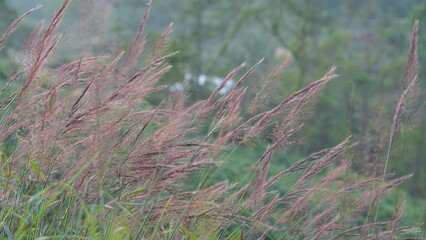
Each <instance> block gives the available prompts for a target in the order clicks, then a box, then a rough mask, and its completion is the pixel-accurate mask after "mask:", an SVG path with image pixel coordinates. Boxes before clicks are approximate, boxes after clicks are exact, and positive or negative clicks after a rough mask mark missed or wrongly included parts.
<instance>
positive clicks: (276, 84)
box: [0, 0, 426, 224]
mask: <svg viewBox="0 0 426 240" xmlns="http://www.w3.org/2000/svg"><path fill="white" fill-rule="evenodd" d="M38 3H40V4H44V7H43V8H41V9H39V10H37V11H36V12H34V13H33V14H31V15H30V16H28V17H27V18H26V19H25V20H24V21H23V22H22V26H21V29H20V31H18V32H16V33H15V34H14V35H13V36H12V37H11V40H10V41H8V43H7V48H5V50H4V51H2V52H1V54H2V55H3V56H2V57H1V58H0V59H1V60H0V87H2V86H3V85H5V84H6V81H7V77H8V76H9V75H10V71H11V70H10V69H11V68H13V64H14V61H13V59H16V58H18V57H19V51H20V49H21V47H22V46H23V45H24V44H25V40H26V39H27V38H28V36H29V34H30V33H31V31H32V30H33V29H34V28H35V27H36V26H37V24H38V23H39V21H40V20H41V19H50V18H51V17H52V16H53V14H54V12H55V10H57V9H58V7H59V6H60V4H61V1H54V0H45V1H41V0H40V1H28V0H13V1H12V0H0V32H4V31H5V30H6V29H7V27H8V26H9V24H10V23H11V22H12V21H13V20H14V19H16V18H17V17H18V16H20V15H21V14H23V13H24V12H26V11H27V10H29V9H30V8H32V7H35V6H37V4H38ZM145 4H146V3H145V2H144V1H140V0H96V1H94V0H77V1H74V2H73V3H72V4H71V5H70V8H69V9H68V10H67V13H66V15H65V18H64V23H63V24H62V27H61V28H62V31H63V32H64V33H65V35H64V37H63V40H62V41H63V43H62V45H61V48H60V49H59V50H58V51H57V53H56V55H55V62H54V64H57V65H58V66H59V65H61V64H63V63H65V62H68V61H70V60H72V59H79V58H80V57H81V56H82V55H83V56H84V55H87V56H92V55H97V56H99V55H103V54H105V53H110V52H111V50H113V51H117V49H121V50H123V49H126V48H127V46H128V45H129V44H130V43H131V41H132V38H133V35H134V32H135V30H136V29H137V28H138V23H139V19H140V17H141V16H142V15H143V12H144V10H145ZM75 19H79V21H78V22H76V21H75ZM414 19H419V20H420V30H419V36H418V38H419V44H418V56H419V70H420V79H419V80H420V81H419V82H420V88H421V91H420V92H424V91H423V89H424V88H425V85H424V83H423V79H424V78H423V76H424V74H423V71H424V66H425V63H426V49H425V46H426V31H424V29H425V28H424V26H425V24H426V1H423V0H404V1H400V0H371V1H359V0H346V1H338V0H285V1H283V0H280V1H266V0H232V1H227V0H180V1H172V0H158V1H154V3H153V5H152V8H151V16H150V19H149V21H148V23H147V29H146V31H147V32H148V36H149V38H148V42H153V41H154V39H157V38H158V37H159V36H160V35H161V33H162V32H163V31H164V30H165V29H166V28H167V27H168V26H169V24H170V23H171V22H173V23H175V24H174V30H173V32H172V33H171V35H170V42H169V51H170V52H174V51H180V53H179V54H177V55H176V56H174V57H173V58H172V59H171V60H170V63H171V64H172V65H173V68H172V69H171V70H170V71H169V72H168V73H167V74H166V75H165V77H163V78H162V80H161V81H162V82H161V83H164V84H168V85H169V86H170V87H169V88H167V89H166V90H164V91H161V92H159V93H157V94H155V95H153V96H150V98H149V102H150V103H151V104H154V105H158V104H159V103H160V102H161V101H162V99H163V98H164V96H166V95H167V94H169V93H170V92H174V91H176V90H179V89H184V90H185V91H187V92H188V93H190V96H191V101H196V100H199V99H206V98H208V96H209V94H210V92H211V91H212V90H213V89H214V88H215V86H216V85H217V84H218V83H217V82H218V81H219V80H220V79H223V78H224V77H225V76H226V74H227V73H228V72H229V71H231V70H232V69H233V68H235V67H236V66H239V65H240V64H241V63H243V62H245V63H246V64H247V65H249V66H251V65H253V64H254V63H256V62H257V61H258V60H259V59H261V58H263V57H265V59H264V62H263V63H262V64H261V65H260V66H259V68H258V69H257V71H256V72H255V73H254V74H253V75H252V76H251V78H250V79H249V80H248V82H247V85H248V94H247V97H246V98H247V100H246V101H244V102H245V103H246V104H247V106H246V107H248V109H250V108H249V107H252V106H248V105H249V103H250V104H252V102H251V101H249V100H250V99H255V98H256V97H257V96H260V95H261V96H262V98H265V96H266V98H265V99H262V100H264V101H263V102H264V104H263V105H261V106H256V108H260V109H262V108H263V109H268V108H270V106H275V105H276V104H277V103H279V102H280V100H281V99H282V96H287V95H289V94H290V93H292V92H294V91H295V90H297V89H300V88H301V87H302V86H305V85H307V84H309V83H310V82H311V81H312V80H313V79H318V78H320V77H321V76H322V75H323V73H324V72H326V71H327V69H329V68H330V66H332V65H337V67H338V70H337V74H338V75H339V77H338V78H337V79H335V80H333V83H332V84H329V86H328V87H327V88H326V89H325V90H324V93H323V94H322V95H321V97H319V98H318V99H317V103H316V105H315V107H314V108H312V109H311V111H310V112H309V117H308V118H307V121H306V122H305V124H304V126H303V128H302V130H301V132H300V133H298V136H299V138H300V139H298V140H300V141H301V142H302V144H297V145H295V146H294V147H292V148H289V149H288V150H287V151H286V152H284V153H279V154H277V155H276V156H274V159H275V160H274V162H273V164H272V167H271V170H272V171H273V169H274V167H273V166H274V165H275V166H288V165H290V163H292V162H294V161H295V160H296V159H299V158H301V157H302V156H306V155H308V154H309V153H312V152H315V151H318V150H320V149H323V148H328V147H331V146H335V145H336V144H338V143H340V142H341V141H342V140H344V139H345V138H346V137H347V136H350V135H351V136H352V137H353V139H354V140H355V141H357V142H359V144H358V145H357V146H356V147H355V149H356V150H355V151H354V155H355V156H354V157H353V159H354V160H353V163H352V170H353V171H354V172H356V173H357V174H358V175H360V176H363V175H366V176H370V175H380V174H381V173H382V171H383V170H382V169H383V165H384V159H383V158H381V157H379V156H381V154H383V152H385V151H386V144H387V142H383V139H384V138H383V135H386V134H388V131H383V126H384V125H386V126H387V125H389V123H390V122H391V121H392V115H393V113H394V111H395V106H396V102H397V100H398V94H399V92H400V82H401V78H402V74H403V72H404V67H405V61H406V57H407V49H408V46H409V41H410V32H411V30H412V25H413V22H414ZM75 32H78V35H75V34H73V33H75ZM87 46H93V47H91V48H90V51H91V52H88V48H87ZM83 50H84V51H83ZM284 59H287V62H286V64H287V66H286V67H287V68H286V70H285V71H284V73H283V74H281V75H280V76H279V77H278V78H276V79H275V80H274V81H270V82H264V83H263V84H261V86H263V87H262V88H260V89H259V88H258V87H250V86H259V82H260V81H263V79H265V77H264V76H265V75H267V73H268V71H270V67H271V66H274V65H277V64H279V63H280V62H282V61H283V60H284ZM260 93H261V94H260ZM421 99H422V100H423V101H424V96H421ZM423 101H420V105H419V106H417V108H418V109H421V108H423V105H421V103H422V102H423ZM244 102H243V105H244ZM423 110H424V109H423ZM411 129H416V130H415V131H410V130H411ZM425 133H426V115H425V114H424V111H423V112H421V111H420V112H419V114H415V117H414V118H410V119H404V131H403V132H402V133H401V134H399V135H398V144H396V145H395V146H394V148H393V149H392V154H391V157H390V160H389V166H388V172H392V173H395V174H396V175H397V176H403V175H406V174H409V173H414V176H413V177H412V178H411V179H409V180H408V181H406V182H405V183H404V184H403V185H401V186H400V187H399V189H398V194H403V195H404V196H405V199H406V202H407V206H406V210H405V212H404V216H405V218H404V221H403V222H405V223H407V224H412V223H418V222H422V221H423V215H424V214H423V213H422V212H424V211H423V210H424V203H425V199H426V161H425V156H426V134H425ZM268 143H269V142H268V139H263V140H259V142H257V145H256V146H254V147H250V148H249V147H240V148H238V149H237V150H236V151H235V152H233V157H234V158H236V159H238V161H230V162H229V163H228V165H229V166H227V167H224V168H223V170H222V172H221V173H220V174H219V175H220V176H219V177H220V178H222V179H227V180H230V181H241V180H242V179H243V178H244V175H245V174H246V172H247V169H248V168H249V166H251V165H252V164H253V159H256V158H253V156H260V155H262V153H263V149H264V147H265V146H267V145H268ZM283 188H285V186H283ZM394 194H396V193H394ZM387 206H388V207H389V213H388V214H389V215H392V211H393V208H394V202H393V201H392V199H391V198H390V199H389V201H385V202H384V204H383V208H385V209H386V207H387ZM419 209H422V211H419Z"/></svg>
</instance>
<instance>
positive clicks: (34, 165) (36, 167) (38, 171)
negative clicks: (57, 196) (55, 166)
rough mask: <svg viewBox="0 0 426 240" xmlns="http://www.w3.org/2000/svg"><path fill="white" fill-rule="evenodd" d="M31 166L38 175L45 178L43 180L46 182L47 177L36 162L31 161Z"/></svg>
mask: <svg viewBox="0 0 426 240" xmlns="http://www.w3.org/2000/svg"><path fill="white" fill-rule="evenodd" d="M30 164H31V166H32V167H33V168H34V170H35V171H36V172H37V174H38V175H39V176H40V177H41V178H43V180H45V181H46V177H45V176H44V175H43V173H42V172H41V171H40V168H39V167H38V166H37V165H36V164H35V162H33V161H30Z"/></svg>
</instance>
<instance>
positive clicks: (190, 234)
mask: <svg viewBox="0 0 426 240" xmlns="http://www.w3.org/2000/svg"><path fill="white" fill-rule="evenodd" d="M179 229H180V230H182V232H183V233H185V235H186V236H187V237H189V238H191V239H192V240H197V237H195V235H194V234H192V233H190V232H189V231H188V230H187V229H186V228H185V227H184V226H180V227H179Z"/></svg>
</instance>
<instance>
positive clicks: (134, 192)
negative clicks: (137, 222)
mask: <svg viewBox="0 0 426 240" xmlns="http://www.w3.org/2000/svg"><path fill="white" fill-rule="evenodd" d="M145 191H146V188H142V189H139V190H136V191H133V192H131V193H129V194H127V195H126V197H128V196H132V195H135V194H138V193H141V192H145Z"/></svg>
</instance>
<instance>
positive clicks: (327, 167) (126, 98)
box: [0, 0, 417, 239]
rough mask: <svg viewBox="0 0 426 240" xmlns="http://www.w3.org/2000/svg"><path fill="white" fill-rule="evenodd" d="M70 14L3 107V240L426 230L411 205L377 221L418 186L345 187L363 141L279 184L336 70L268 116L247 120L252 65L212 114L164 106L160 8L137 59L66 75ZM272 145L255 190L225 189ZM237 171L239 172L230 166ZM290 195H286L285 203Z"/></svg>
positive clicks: (88, 64) (330, 152)
mask: <svg viewBox="0 0 426 240" xmlns="http://www.w3.org/2000/svg"><path fill="white" fill-rule="evenodd" d="M69 3H70V1H69V0H66V1H65V2H64V3H63V5H62V7H61V8H60V9H59V10H58V11H57V13H56V14H55V15H54V17H53V18H52V20H51V22H50V24H49V25H48V26H47V27H46V28H43V27H42V26H41V25H40V26H39V27H37V28H36V29H35V30H34V32H33V34H32V35H31V37H30V39H29V40H28V44H27V47H26V49H25V58H24V61H23V62H22V64H21V68H20V70H19V71H17V73H15V74H14V75H13V76H10V77H9V83H8V84H7V85H6V87H5V88H4V90H2V92H5V90H6V89H7V88H8V86H11V85H12V84H13V83H15V82H21V83H22V84H21V88H20V89H19V90H17V91H15V92H13V93H12V94H10V95H8V96H6V97H4V99H3V100H2V101H1V103H0V109H1V113H0V114H1V115H0V116H1V118H0V119H1V122H0V129H1V130H0V141H1V143H2V145H3V147H2V149H6V148H7V149H8V150H7V151H6V150H5V151H3V150H2V151H1V152H0V153H1V160H2V161H1V175H0V179H1V186H0V198H1V202H0V208H1V211H0V229H1V230H0V236H1V237H2V238H5V239H86V238H90V239H301V238H305V239H323V238H327V239H337V238H349V237H353V238H363V239H385V238H386V239H394V238H396V237H397V236H399V235H404V234H405V233H407V232H411V231H414V230H415V228H414V226H399V222H400V221H401V218H402V207H401V205H398V206H397V208H396V211H395V214H394V216H393V217H392V218H391V219H388V220H386V221H378V220H377V217H376V218H374V217H373V215H372V214H371V213H372V212H373V211H372V209H373V208H374V207H375V206H377V205H378V204H377V203H378V202H379V199H380V198H381V197H383V196H385V195H386V194H387V193H388V192H389V190H390V189H392V188H394V187H395V186H397V185H399V184H400V183H402V182H403V181H404V180H406V179H407V178H408V177H409V176H406V177H401V178H390V177H389V176H388V174H387V173H386V171H385V172H384V174H383V175H381V176H373V177H372V178H368V179H356V178H354V179H352V178H348V177H345V175H346V173H347V171H348V169H349V166H350V164H349V162H350V161H349V160H350V151H351V149H352V147H353V146H354V145H355V144H356V143H355V144H354V143H351V141H350V138H348V139H346V140H344V141H343V142H342V143H340V144H338V145H337V146H335V147H331V148H328V149H324V150H321V151H318V152H316V153H313V154H311V155H309V156H308V157H306V158H302V159H300V160H297V161H295V162H294V163H293V164H292V165H291V166H289V167H286V168H283V169H280V170H278V171H277V170H274V171H270V170H269V168H270V166H271V161H272V160H273V156H274V152H276V151H279V150H285V149H287V148H288V147H289V146H291V145H292V144H294V142H295V141H294V136H295V134H296V133H297V132H298V131H299V130H300V129H301V128H302V126H303V124H302V120H303V116H304V115H305V113H306V111H307V109H308V108H309V107H310V106H311V105H312V99H314V98H315V97H316V96H317V95H318V94H319V93H320V92H321V90H322V89H323V88H324V87H325V86H326V84H328V82H329V81H330V80H332V79H333V78H334V77H335V70H336V68H335V67H332V68H330V69H329V71H327V73H326V74H325V75H324V76H323V77H321V78H320V79H319V80H316V81H314V82H312V83H311V84H309V85H307V86H306V87H304V88H302V89H300V90H298V91H296V92H294V93H293V94H291V95H290V96H288V97H287V98H286V99H284V100H283V101H282V102H281V103H279V104H278V105H276V106H274V107H273V108H271V109H269V110H267V111H264V112H256V111H250V112H251V113H249V112H247V111H245V110H244V109H242V108H241V103H242V101H243V99H244V96H245V93H246V91H247V88H246V86H245V85H244V82H245V81H246V79H247V78H249V76H250V75H251V74H252V72H253V71H254V70H255V69H256V67H257V66H258V64H260V63H261V61H259V62H258V63H257V64H255V65H254V66H252V67H251V68H249V69H248V70H247V71H246V72H245V73H242V74H240V72H241V71H242V70H243V68H244V65H241V66H239V67H237V68H235V69H234V70H232V71H231V72H230V73H229V74H228V76H226V77H225V79H224V81H223V83H222V84H220V85H219V86H218V87H217V88H216V89H215V90H214V91H213V92H212V93H211V95H210V96H209V97H208V98H207V99H205V100H200V101H197V102H195V103H188V102H189V101H188V100H187V96H185V94H184V93H183V92H179V93H174V94H172V96H170V98H169V99H164V101H163V102H161V103H160V104H158V105H156V106H152V105H150V104H147V102H148V101H147V100H146V99H147V97H149V96H150V95H152V94H156V93H157V92H158V91H160V90H163V89H165V88H166V86H163V85H160V84H159V79H160V78H161V77H162V76H163V75H164V74H165V73H166V72H167V71H168V70H169V69H170V68H171V66H170V65H168V60H169V59H170V58H171V57H172V56H174V55H175V54H176V53H168V52H167V50H166V48H165V46H166V43H167V36H168V35H169V33H170V32H171V31H172V26H169V28H167V29H166V31H165V32H164V33H163V35H162V36H161V37H160V38H159V39H158V40H157V42H156V43H154V45H153V46H154V47H153V48H152V49H151V51H149V52H147V53H145V56H144V58H145V59H144V60H143V61H142V62H143V63H142V64H141V63H140V61H139V58H140V56H141V52H142V50H143V49H144V45H145V35H144V32H143V31H144V26H145V22H146V20H147V17H148V15H149V8H150V4H151V2H149V3H148V5H147V10H146V13H145V15H144V16H143V18H142V20H141V22H140V25H139V29H138V31H137V33H136V35H135V38H134V40H133V42H132V44H131V46H130V47H129V49H128V50H127V51H125V52H121V53H119V54H118V55H116V56H113V57H105V56H102V57H98V56H96V57H82V58H80V59H78V60H75V61H72V62H69V63H66V64H63V65H62V66H59V67H54V68H53V67H51V66H50V65H49V59H50V57H51V54H52V52H53V51H54V50H55V48H56V46H57V45H58V43H59V42H60V37H61V35H60V34H59V33H57V28H58V26H59V24H60V22H61V19H62V17H63V14H64V12H65V9H66V8H67V6H68V5H69ZM31 11H33V10H31ZM31 11H30V12H31ZM30 12H28V13H27V14H29V13H30ZM27 14H25V15H24V16H23V17H25V16H26V15H27ZM23 17H21V18H19V19H18V20H17V21H15V22H14V23H12V25H11V27H10V28H9V30H8V31H7V32H6V34H5V35H4V36H3V37H2V38H0V46H1V44H3V43H4V41H5V40H6V39H7V37H8V36H9V35H10V34H11V33H12V32H13V31H14V30H16V29H17V26H18V24H19V22H20V21H21V20H22V19H23ZM416 29H417V28H415V31H414V32H416ZM413 35H414V38H415V34H413ZM412 48H415V43H414V45H412ZM414 55H415V54H414ZM412 58H413V57H412V55H411V54H410V57H409V59H410V60H409V61H408V65H407V66H412V65H413V64H414V63H413V61H412ZM413 59H414V58H413ZM284 63H285V62H283V64H281V65H280V66H279V67H278V68H276V69H274V70H273V72H272V73H271V76H275V75H276V74H277V73H276V71H282V69H283V67H281V66H285V65H286V64H284ZM410 69H411V68H410ZM413 71H414V70H413ZM410 74H411V73H410ZM411 75H412V74H411ZM411 75H410V76H411ZM237 76H240V77H239V78H237ZM232 78H237V79H238V80H237V81H236V83H235V85H234V86H233V88H232V89H231V90H230V91H228V92H227V93H226V94H220V91H221V89H222V88H223V87H224V86H225V84H226V83H227V82H228V81H229V80H230V79H232ZM411 85H412V84H408V86H407V89H411V88H412V87H411ZM406 91H408V90H404V92H403V94H402V98H403V100H401V101H403V102H404V101H405V100H404V99H405V98H406V96H407V93H405V92H406ZM402 104H403V103H401V104H400V103H398V110H397V114H396V118H397V120H398V118H400V117H399V116H400V114H401V113H400V110H401V109H402V107H401V106H402ZM242 112H244V113H245V116H244V117H243V115H242V114H241V113H242ZM255 112H256V113H255ZM397 120H395V119H394V124H393V125H392V132H391V140H390V145H391V144H392V141H393V135H394V132H396V131H397V130H396V129H397V126H396V124H395V123H396V122H397ZM200 126H210V127H209V128H208V129H207V130H206V131H201V130H200ZM264 138H267V139H269V140H270V144H269V145H268V146H267V147H266V149H265V151H264V153H263V154H262V155H261V156H260V158H259V159H258V160H257V162H256V163H254V164H253V166H252V167H251V168H250V170H249V171H248V172H247V176H246V177H245V179H244V180H243V181H241V182H239V183H229V182H226V181H224V182H217V181H215V180H214V179H215V176H216V175H217V174H216V173H215V171H216V172H217V171H220V164H221V162H220V161H218V158H219V156H221V154H222V153H224V152H227V151H229V150H231V149H237V148H238V147H240V146H246V145H247V146H250V145H251V144H256V142H257V140H258V139H264ZM226 161H238V159H232V154H230V155H229V156H228V157H227V158H226ZM271 172H273V173H274V174H271ZM193 179H198V181H197V183H195V184H194V182H191V180H193ZM283 181H284V182H285V181H287V182H286V187H285V189H286V191H277V190H276V189H277V187H276V186H277V184H279V183H281V182H283Z"/></svg>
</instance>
